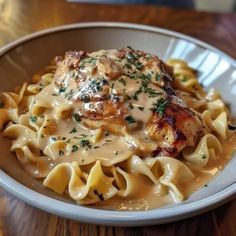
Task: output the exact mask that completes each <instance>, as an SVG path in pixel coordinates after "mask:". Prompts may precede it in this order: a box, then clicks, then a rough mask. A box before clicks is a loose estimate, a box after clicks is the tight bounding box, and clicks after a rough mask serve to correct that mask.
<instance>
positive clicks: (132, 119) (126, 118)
mask: <svg viewBox="0 0 236 236" xmlns="http://www.w3.org/2000/svg"><path fill="white" fill-rule="evenodd" d="M125 120H126V121H127V122H128V123H130V124H132V123H135V122H136V120H135V119H134V118H133V117H132V116H126V117H125Z"/></svg>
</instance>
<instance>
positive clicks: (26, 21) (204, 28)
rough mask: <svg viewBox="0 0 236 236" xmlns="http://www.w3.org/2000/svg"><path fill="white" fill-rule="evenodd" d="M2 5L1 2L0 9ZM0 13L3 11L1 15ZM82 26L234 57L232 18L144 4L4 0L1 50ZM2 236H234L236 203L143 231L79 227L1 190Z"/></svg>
mask: <svg viewBox="0 0 236 236" xmlns="http://www.w3.org/2000/svg"><path fill="white" fill-rule="evenodd" d="M2 2H3V0H0V4H1V3H2ZM1 11H2V12H1ZM84 21H122V22H133V23H142V24H147V25H153V26H159V27H163V28H167V29H171V30H175V31H178V32H181V33H185V34H187V35H191V36H193V37H196V38H199V39H201V40H203V41H206V42H208V43H210V44H212V45H214V46H216V47H218V48H220V49H221V50H223V51H225V52H226V53H228V54H230V55H231V56H233V57H234V58H236V43H235V41H236V30H235V29H236V27H235V25H236V15H234V14H214V13H201V12H196V11H194V10H176V9H170V8H165V7H158V6H144V5H98V4H75V3H67V2H65V1H63V0H48V1H46V0H30V1H24V0H6V1H5V5H3V4H2V5H0V46H2V45H4V44H6V43H8V42H10V41H12V40H14V39H16V38H19V37H21V36H23V35H26V34H28V33H31V32H35V31H38V30H42V29H45V28H49V27H53V26H57V25H62V24H69V23H75V22H84ZM1 235H7V236H8V235H13V236H15V235H16V236H18V235H20V236H21V235H23V236H24V235H29V236H31V235H35V236H36V235H49V236H53V235H89V236H90V235H98V236H100V235H101V236H111V235H116V236H123V235H126V236H130V235H135V236H139V235H168V236H169V235H191V236H193V235H217V236H220V235H227V236H231V235H232V236H234V235H236V200H234V201H232V202H230V203H228V204H225V205H223V206H221V207H219V208H217V209H215V210H213V211H210V212H208V213H205V214H203V215H200V216H197V217H193V218H190V219H187V220H182V221H180V222H176V223H171V224H165V225H158V226H151V227H150V226H149V227H142V228H116V227H106V226H97V225H90V224H82V223H79V222H76V221H72V220H67V219H64V218H61V217H58V216H55V215H51V214H48V213H46V212H43V211H41V210H38V209H36V208H34V207H31V206H29V205H27V204H25V203H24V202H22V201H20V200H19V199H17V198H15V197H13V196H12V195H10V194H8V193H7V192H6V191H5V190H3V189H1V188H0V236H1Z"/></svg>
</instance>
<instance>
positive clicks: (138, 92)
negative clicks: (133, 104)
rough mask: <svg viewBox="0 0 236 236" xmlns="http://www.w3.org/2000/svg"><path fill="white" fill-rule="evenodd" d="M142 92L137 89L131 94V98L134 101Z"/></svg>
mask: <svg viewBox="0 0 236 236" xmlns="http://www.w3.org/2000/svg"><path fill="white" fill-rule="evenodd" d="M140 93H142V89H139V90H137V91H136V92H135V93H134V95H132V98H133V99H134V100H136V101H138V95H139V94H140Z"/></svg>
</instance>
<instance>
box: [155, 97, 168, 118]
mask: <svg viewBox="0 0 236 236" xmlns="http://www.w3.org/2000/svg"><path fill="white" fill-rule="evenodd" d="M167 105H168V100H164V99H163V98H161V99H159V100H158V101H157V102H156V103H154V104H153V106H154V107H153V108H152V110H153V111H155V112H157V113H158V114H159V115H160V117H162V116H163V114H164V112H165V109H166V107H167Z"/></svg>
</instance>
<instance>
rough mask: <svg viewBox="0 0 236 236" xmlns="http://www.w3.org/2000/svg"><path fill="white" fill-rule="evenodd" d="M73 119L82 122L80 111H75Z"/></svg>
mask: <svg viewBox="0 0 236 236" xmlns="http://www.w3.org/2000/svg"><path fill="white" fill-rule="evenodd" d="M73 119H74V120H75V121H76V122H80V121H81V119H80V116H79V114H78V113H73Z"/></svg>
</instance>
